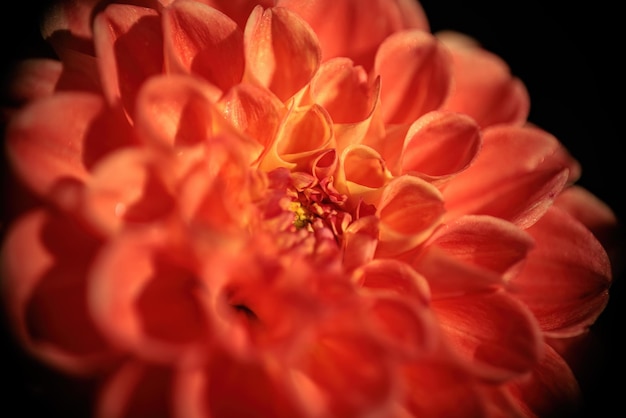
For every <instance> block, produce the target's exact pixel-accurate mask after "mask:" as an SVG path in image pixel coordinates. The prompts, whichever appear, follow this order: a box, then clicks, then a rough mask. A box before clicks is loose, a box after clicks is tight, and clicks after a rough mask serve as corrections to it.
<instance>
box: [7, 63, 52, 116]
mask: <svg viewBox="0 0 626 418" xmlns="http://www.w3.org/2000/svg"><path fill="white" fill-rule="evenodd" d="M62 71H63V66H62V64H61V62H59V61H56V60H52V59H48V58H30V59H26V60H24V61H21V62H19V63H17V64H16V65H15V67H12V68H11V74H10V75H9V77H8V78H9V79H10V80H11V82H10V83H8V84H9V85H8V86H5V85H3V88H4V91H3V94H5V95H6V96H5V97H6V99H5V100H8V101H10V104H15V105H18V106H19V105H22V104H24V103H27V102H30V101H32V100H35V99H37V98H39V97H45V96H49V95H50V94H52V92H53V91H54V89H55V87H56V84H57V82H58V81H59V78H60V77H61V72H62ZM5 104H6V103H5Z"/></svg>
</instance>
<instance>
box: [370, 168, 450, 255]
mask: <svg viewBox="0 0 626 418" xmlns="http://www.w3.org/2000/svg"><path fill="white" fill-rule="evenodd" d="M376 213H377V215H378V217H379V218H380V241H379V243H378V247H377V249H376V253H377V255H378V256H382V254H387V255H389V254H400V253H402V252H405V251H407V250H410V249H412V248H415V247H416V246H417V245H419V244H421V243H422V242H424V240H425V239H426V238H428V236H429V235H430V234H431V233H432V232H433V230H434V229H435V228H436V227H437V226H438V225H439V222H440V221H441V219H442V216H443V214H444V205H443V199H442V197H441V193H440V192H439V190H437V188H435V187H434V186H433V185H431V184H430V183H427V182H425V181H423V180H421V179H419V178H417V177H409V176H401V177H398V178H396V179H394V180H392V181H391V182H390V183H389V184H388V185H387V186H385V188H384V189H383V192H382V195H381V197H380V203H379V204H378V206H377V209H376Z"/></svg>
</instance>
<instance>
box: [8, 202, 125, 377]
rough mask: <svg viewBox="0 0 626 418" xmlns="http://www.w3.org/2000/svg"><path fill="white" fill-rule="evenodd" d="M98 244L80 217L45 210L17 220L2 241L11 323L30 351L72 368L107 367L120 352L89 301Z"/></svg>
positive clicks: (80, 371)
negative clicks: (90, 272)
mask: <svg viewBox="0 0 626 418" xmlns="http://www.w3.org/2000/svg"><path fill="white" fill-rule="evenodd" d="M98 247H99V242H98V241H97V240H95V239H94V238H93V237H92V236H90V235H88V234H87V233H86V232H85V231H84V230H82V229H81V228H80V227H79V226H78V225H77V224H76V223H75V222H74V221H72V220H70V219H67V218H64V217H62V216H59V215H55V214H53V213H51V212H45V211H43V210H40V211H36V212H30V213H28V214H26V215H25V216H24V217H22V218H20V219H19V220H18V221H17V222H16V223H14V224H12V226H11V228H10V229H9V230H8V233H7V235H6V237H5V240H4V242H3V246H2V256H1V257H2V279H3V280H2V281H3V283H2V284H3V292H2V296H3V300H4V305H5V306H6V312H7V314H8V317H7V319H8V320H9V325H10V326H11V327H12V328H13V330H14V331H15V332H16V334H17V337H18V338H19V339H20V340H21V341H22V343H23V344H24V346H25V348H26V349H27V350H28V351H30V352H31V353H33V354H34V355H36V356H37V357H39V358H40V359H42V360H45V361H46V362H48V363H50V364H52V365H54V366H55V367H57V368H60V369H62V370H64V371H65V372H67V373H73V374H80V375H84V374H91V373H93V372H94V371H98V370H101V369H102V368H104V367H107V366H108V365H109V361H107V358H108V359H109V360H111V358H112V354H113V353H114V351H113V349H112V348H111V346H110V345H109V344H108V343H107V341H106V340H105V338H104V337H103V335H102V334H101V333H100V332H99V330H98V328H97V327H96V325H95V323H94V322H93V318H92V316H91V314H90V312H89V310H88V306H87V282H86V280H85V277H86V275H87V273H88V270H89V267H90V265H91V261H92V259H93V257H94V255H95V252H96V251H97V249H98Z"/></svg>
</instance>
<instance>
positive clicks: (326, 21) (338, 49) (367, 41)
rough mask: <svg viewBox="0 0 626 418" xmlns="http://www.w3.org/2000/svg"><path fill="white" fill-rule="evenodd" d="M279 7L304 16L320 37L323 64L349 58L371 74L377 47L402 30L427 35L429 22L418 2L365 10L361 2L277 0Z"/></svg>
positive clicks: (376, 4)
mask: <svg viewBox="0 0 626 418" xmlns="http://www.w3.org/2000/svg"><path fill="white" fill-rule="evenodd" d="M278 5H279V6H283V7H287V8H289V9H291V10H293V11H294V12H296V13H298V14H299V15H301V16H302V17H303V18H304V20H306V21H307V22H308V23H309V24H310V25H311V27H312V28H313V30H314V31H315V33H316V34H317V36H318V38H319V40H320V44H321V46H322V53H323V59H324V61H326V60H328V59H330V58H334V57H348V58H350V59H352V60H353V61H354V62H355V63H356V64H358V65H363V66H364V67H365V69H366V70H368V71H369V70H370V69H371V67H372V64H373V62H374V54H375V53H376V49H377V48H378V45H380V43H381V42H382V41H383V40H384V39H385V38H386V37H387V36H389V35H391V34H392V33H394V32H397V31H400V30H402V29H408V28H415V29H420V30H422V31H425V32H428V31H429V30H430V28H429V26H428V20H427V18H426V15H425V14H424V11H423V9H422V8H421V6H420V5H419V3H418V2H416V1H410V0H392V1H386V0H382V1H381V0H374V1H369V2H368V4H367V7H363V3H362V1H360V0H322V1H317V2H315V5H314V6H313V5H312V3H311V2H310V1H304V0H278Z"/></svg>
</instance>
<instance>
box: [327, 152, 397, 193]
mask: <svg viewBox="0 0 626 418" xmlns="http://www.w3.org/2000/svg"><path fill="white" fill-rule="evenodd" d="M392 177H393V176H392V174H391V173H390V171H389V169H388V168H387V166H386V164H385V161H384V160H383V158H382V157H381V156H380V154H379V153H378V152H376V151H375V150H373V149H372V148H370V147H368V146H365V145H349V146H348V147H346V149H345V150H344V151H343V153H342V154H341V156H340V159H339V173H338V175H337V183H336V187H337V188H338V189H339V190H340V191H342V192H344V193H346V194H347V195H349V196H351V198H352V199H353V200H354V201H357V200H359V199H363V200H364V201H365V202H367V203H375V202H377V200H378V199H379V197H380V193H381V190H382V187H383V186H385V185H386V184H387V183H388V182H389V181H390V180H391V179H392Z"/></svg>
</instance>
